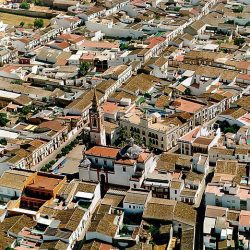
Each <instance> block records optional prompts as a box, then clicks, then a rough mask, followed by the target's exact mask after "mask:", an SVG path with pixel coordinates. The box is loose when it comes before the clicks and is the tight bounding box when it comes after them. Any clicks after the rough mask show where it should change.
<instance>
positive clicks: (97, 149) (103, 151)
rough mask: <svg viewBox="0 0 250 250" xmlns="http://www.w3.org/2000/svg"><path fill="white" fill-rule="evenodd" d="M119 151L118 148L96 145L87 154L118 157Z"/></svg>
mask: <svg viewBox="0 0 250 250" xmlns="http://www.w3.org/2000/svg"><path fill="white" fill-rule="evenodd" d="M118 152H119V149H118V148H110V147H102V146H94V147H92V148H91V149H89V150H87V151H86V152H85V154H86V155H91V156H99V157H104V158H111V159H116V157H117V154H118Z"/></svg>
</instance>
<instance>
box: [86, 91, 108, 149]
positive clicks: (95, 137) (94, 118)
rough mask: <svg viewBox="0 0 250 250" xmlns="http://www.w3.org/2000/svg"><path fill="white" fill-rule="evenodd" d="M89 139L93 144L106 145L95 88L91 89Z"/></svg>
mask: <svg viewBox="0 0 250 250" xmlns="http://www.w3.org/2000/svg"><path fill="white" fill-rule="evenodd" d="M89 123H90V124H89V125H90V141H91V144H94V145H103V146H105V145H106V134H105V128H104V126H103V119H102V113H101V110H100V108H99V104H98V98H97V93H96V89H95V88H94V90H93V98H92V107H91V108H90V110H89Z"/></svg>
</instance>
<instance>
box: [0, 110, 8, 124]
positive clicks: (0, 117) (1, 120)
mask: <svg viewBox="0 0 250 250" xmlns="http://www.w3.org/2000/svg"><path fill="white" fill-rule="evenodd" d="M8 122H9V120H8V119H7V115H6V114H5V113H0V126H1V127H4V126H5V125H6V124H7V123H8Z"/></svg>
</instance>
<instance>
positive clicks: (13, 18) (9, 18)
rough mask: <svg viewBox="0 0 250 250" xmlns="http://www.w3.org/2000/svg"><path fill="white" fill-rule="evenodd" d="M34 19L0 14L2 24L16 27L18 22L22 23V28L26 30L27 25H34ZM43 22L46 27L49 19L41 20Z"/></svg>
mask: <svg viewBox="0 0 250 250" xmlns="http://www.w3.org/2000/svg"><path fill="white" fill-rule="evenodd" d="M35 19H36V18H34V17H27V16H19V15H15V14H9V13H2V12H1V13H0V21H3V23H6V24H10V25H15V26H18V25H19V23H20V22H22V21H23V22H24V23H25V24H24V27H26V28H28V27H29V24H32V26H33V23H34V20H35ZM43 20H44V26H45V27H46V26H48V25H49V23H50V21H49V19H43Z"/></svg>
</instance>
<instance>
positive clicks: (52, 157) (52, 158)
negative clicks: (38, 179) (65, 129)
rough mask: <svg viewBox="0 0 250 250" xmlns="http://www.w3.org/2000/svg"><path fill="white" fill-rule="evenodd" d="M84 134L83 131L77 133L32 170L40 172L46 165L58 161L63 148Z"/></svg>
mask: <svg viewBox="0 0 250 250" xmlns="http://www.w3.org/2000/svg"><path fill="white" fill-rule="evenodd" d="M81 132H82V129H80V130H78V131H77V133H75V134H74V135H73V136H72V137H71V138H70V139H69V140H67V141H65V142H64V143H63V144H62V145H61V146H60V147H59V148H57V149H56V150H54V151H53V152H52V153H51V154H50V155H48V156H47V157H45V158H44V159H43V160H42V161H41V162H39V163H38V164H37V165H35V166H33V167H32V168H31V170H36V171H39V170H40V169H41V168H42V167H43V166H44V165H45V164H47V163H49V162H50V161H52V160H55V159H56V155H57V154H58V153H60V152H61V150H62V148H64V147H65V146H67V145H68V144H69V143H70V142H71V141H73V140H74V139H75V138H76V137H77V136H78V135H79V134H80V133H81Z"/></svg>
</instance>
